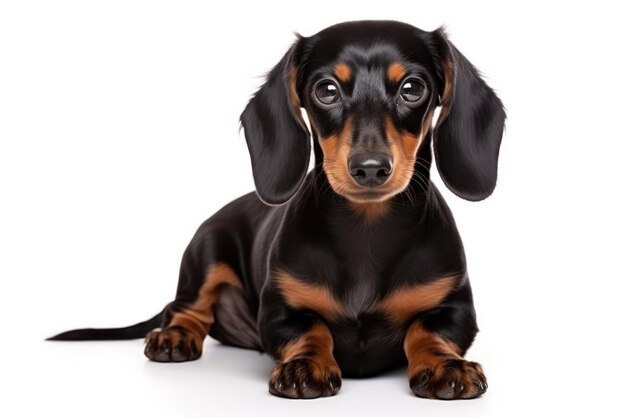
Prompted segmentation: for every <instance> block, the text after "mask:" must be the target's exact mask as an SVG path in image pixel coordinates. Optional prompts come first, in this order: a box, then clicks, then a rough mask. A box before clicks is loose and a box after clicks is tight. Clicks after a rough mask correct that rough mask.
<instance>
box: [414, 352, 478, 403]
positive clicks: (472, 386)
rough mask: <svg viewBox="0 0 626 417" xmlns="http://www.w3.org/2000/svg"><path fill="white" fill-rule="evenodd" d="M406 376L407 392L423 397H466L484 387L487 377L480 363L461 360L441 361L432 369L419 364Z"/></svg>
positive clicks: (475, 393)
mask: <svg viewBox="0 0 626 417" xmlns="http://www.w3.org/2000/svg"><path fill="white" fill-rule="evenodd" d="M409 378H410V379H409V384H410V386H411V391H413V393H414V394H415V395H417V396H418V397H423V398H438V399H440V400H453V399H457V398H463V399H468V398H476V397H479V396H481V395H483V394H484V393H485V391H486V390H487V378H485V375H484V374H483V370H482V368H481V366H480V365H479V364H478V363H476V362H469V361H465V360H463V359H448V360H445V361H442V362H441V363H439V364H438V365H437V366H436V367H435V368H434V369H431V368H429V367H421V368H419V369H418V370H417V371H416V372H415V373H414V374H413V375H412V376H409Z"/></svg>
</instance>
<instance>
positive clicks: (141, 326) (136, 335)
mask: <svg viewBox="0 0 626 417" xmlns="http://www.w3.org/2000/svg"><path fill="white" fill-rule="evenodd" d="M166 310H167V307H165V309H163V311H161V312H160V313H158V314H157V315H156V316H154V317H152V318H151V319H148V320H146V321H142V322H141V323H137V324H134V325H132V326H128V327H117V328H109V329H76V330H69V331H67V332H63V333H59V334H58V335H56V336H52V337H49V338H47V339H46V340H72V341H75V340H129V339H140V338H142V337H145V336H146V335H147V334H148V332H149V331H151V330H153V329H154V328H156V327H159V326H161V320H162V317H163V314H164V313H165V311H166Z"/></svg>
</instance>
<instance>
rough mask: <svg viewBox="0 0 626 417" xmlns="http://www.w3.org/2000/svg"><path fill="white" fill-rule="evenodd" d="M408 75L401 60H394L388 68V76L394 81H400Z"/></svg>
mask: <svg viewBox="0 0 626 417" xmlns="http://www.w3.org/2000/svg"><path fill="white" fill-rule="evenodd" d="M405 75H406V68H405V67H404V65H402V64H401V63H399V62H394V63H393V64H391V65H389V69H387V78H388V79H389V81H391V82H392V83H399V82H400V81H402V78H404V76H405Z"/></svg>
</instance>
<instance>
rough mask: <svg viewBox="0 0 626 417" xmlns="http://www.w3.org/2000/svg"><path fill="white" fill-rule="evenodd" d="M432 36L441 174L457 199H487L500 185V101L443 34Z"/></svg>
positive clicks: (435, 135)
mask: <svg viewBox="0 0 626 417" xmlns="http://www.w3.org/2000/svg"><path fill="white" fill-rule="evenodd" d="M431 34H432V35H433V37H434V38H433V41H434V42H433V44H434V46H433V48H434V49H435V50H434V51H433V55H434V56H435V63H436V66H437V67H438V70H439V72H440V77H441V79H442V83H443V92H442V93H441V112H440V114H439V120H438V121H437V124H436V126H435V129H434V131H433V147H434V151H435V158H436V159H437V167H438V169H439V174H440V175H441V178H442V179H443V181H444V183H445V184H446V186H447V187H448V188H449V189H450V190H451V191H452V192H453V193H454V194H456V195H458V196H459V197H461V198H464V199H466V200H471V201H478V200H483V199H485V198H487V197H489V195H491V193H492V192H493V190H494V188H495V187H496V179H497V175H498V153H499V151H500V142H501V141H502V132H503V129H504V120H505V118H506V114H505V112H504V108H503V106H502V102H501V101H500V99H499V98H498V97H497V96H496V94H495V93H494V92H493V90H492V89H491V88H489V86H488V85H487V84H486V83H485V82H484V81H483V80H482V79H481V78H480V74H479V73H478V71H477V70H476V68H474V66H473V65H472V64H471V63H470V62H469V61H468V60H467V59H466V58H465V57H464V56H463V54H461V52H459V50H458V49H456V48H455V47H454V45H452V43H451V42H450V41H448V39H447V38H446V35H445V33H444V32H443V30H441V29H438V30H436V31H434V32H431Z"/></svg>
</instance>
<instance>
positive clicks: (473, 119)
mask: <svg viewBox="0 0 626 417" xmlns="http://www.w3.org/2000/svg"><path fill="white" fill-rule="evenodd" d="M437 106H441V110H440V113H439V117H438V119H437V122H436V124H435V126H434V127H432V120H433V115H434V113H435V108H436V107H437ZM301 108H304V109H305V110H306V112H307V115H308V118H309V121H310V125H311V128H312V130H313V132H312V133H313V138H314V146H315V149H316V157H318V159H319V158H321V159H322V160H321V161H319V160H318V161H317V163H320V164H321V165H322V167H323V171H324V173H325V175H326V178H327V179H328V182H329V183H330V185H331V187H332V189H333V190H334V191H335V192H336V193H337V194H339V195H341V196H343V197H345V198H346V199H348V200H349V201H352V202H357V203H362V202H380V201H385V200H388V199H390V198H392V197H393V196H394V195H396V194H399V193H401V192H403V191H404V190H405V189H406V188H407V186H408V185H409V183H410V181H411V179H412V178H413V176H414V173H415V167H416V164H421V163H422V162H420V160H419V155H420V153H423V154H424V155H428V159H426V160H427V161H428V163H429V161H430V146H431V141H432V146H433V149H434V153H435V157H436V159H437V166H438V169H439V172H440V174H441V177H442V179H443V181H444V182H445V184H446V186H447V187H448V188H449V189H450V190H451V191H452V192H454V193H455V194H456V195H458V196H460V197H462V198H465V199H468V200H473V201H476V200H482V199H484V198H486V197H488V196H489V195H490V194H491V193H492V192H493V189H494V188H495V184H496V177H497V163H498V153H499V149H500V142H501V139H502V132H503V129H504V120H505V113H504V109H503V106H502V103H501V102H500V100H499V99H498V97H497V96H496V95H495V93H494V92H493V90H491V88H489V86H487V84H485V82H484V81H483V80H482V79H481V78H480V75H479V74H478V72H477V71H476V69H475V68H474V67H473V65H472V64H471V63H470V62H469V61H468V60H467V59H466V58H465V57H464V56H463V55H462V54H461V53H460V52H459V51H458V50H457V49H456V48H455V47H454V45H452V43H450V41H449V40H448V39H447V38H446V36H445V34H444V33H443V31H442V30H435V31H433V32H425V31H422V30H420V29H417V28H415V27H413V26H410V25H407V24H404V23H399V22H390V21H361V22H347V23H342V24H338V25H335V26H331V27H329V28H327V29H325V30H323V31H321V32H319V33H318V34H316V35H314V36H311V37H308V38H307V37H299V38H298V40H297V41H296V42H295V43H294V45H293V46H292V47H291V48H290V49H289V51H288V52H287V53H286V54H285V56H284V57H283V58H282V59H281V61H280V62H279V63H278V64H277V65H276V66H275V67H274V68H273V69H272V71H271V72H270V73H269V75H268V77H267V80H266V82H265V84H264V85H263V86H262V87H261V88H260V89H259V91H258V92H257V93H256V94H255V95H254V97H253V98H252V99H251V100H250V103H249V104H248V106H247V107H246V109H245V110H244V112H243V114H242V115H241V122H242V125H243V127H244V130H245V136H246V141H247V144H248V149H249V151H250V155H251V160H252V169H253V175H254V180H255V184H256V188H257V193H258V195H259V197H260V198H261V199H262V200H263V201H265V202H266V203H268V204H282V203H284V202H286V201H287V200H289V199H290V198H291V197H292V196H293V195H294V194H295V193H296V192H297V191H298V189H299V188H300V186H301V185H302V182H303V181H304V177H305V175H306V172H307V168H308V162H309V157H310V149H311V145H310V136H311V135H310V133H309V131H308V129H307V126H306V124H305V122H304V120H303V118H302V113H301Z"/></svg>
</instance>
